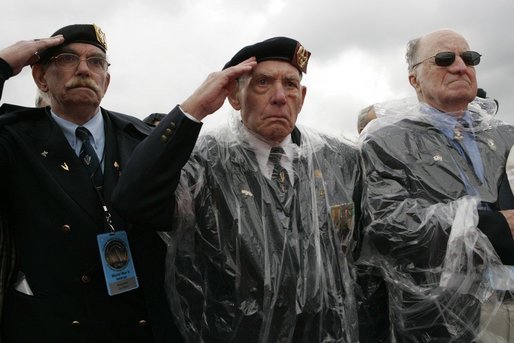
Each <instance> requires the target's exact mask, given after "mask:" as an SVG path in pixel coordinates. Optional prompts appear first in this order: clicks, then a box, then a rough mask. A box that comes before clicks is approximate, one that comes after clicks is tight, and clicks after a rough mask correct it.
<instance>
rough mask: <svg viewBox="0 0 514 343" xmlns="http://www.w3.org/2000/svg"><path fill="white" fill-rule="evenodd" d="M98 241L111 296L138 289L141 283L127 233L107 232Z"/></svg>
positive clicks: (99, 236) (100, 235) (98, 237)
mask: <svg viewBox="0 0 514 343" xmlns="http://www.w3.org/2000/svg"><path fill="white" fill-rule="evenodd" d="M97 240H98V249H99V250H100V259H101V261H102V267H103V271H104V276H105V283H106V285H107V291H108V292H109V295H111V296H112V295H116V294H120V293H124V292H128V291H131V290H133V289H136V288H138V287H139V283H138V281H137V275H136V270H135V268H134V263H133V260H132V254H131V253H130V246H129V244H128V238H127V233H126V232H125V231H114V232H106V233H102V234H99V235H98V236H97Z"/></svg>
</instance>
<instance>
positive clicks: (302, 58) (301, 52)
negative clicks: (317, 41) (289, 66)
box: [295, 43, 311, 73]
mask: <svg viewBox="0 0 514 343" xmlns="http://www.w3.org/2000/svg"><path fill="white" fill-rule="evenodd" d="M295 55H296V64H297V65H298V68H300V70H302V71H303V72H304V73H305V72H307V62H308V61H309V57H310V56H311V53H310V52H309V51H307V49H305V48H304V47H303V46H302V45H301V44H300V43H298V46H297V47H296V53H295Z"/></svg>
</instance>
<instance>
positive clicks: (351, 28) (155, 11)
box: [0, 0, 514, 138]
mask: <svg viewBox="0 0 514 343" xmlns="http://www.w3.org/2000/svg"><path fill="white" fill-rule="evenodd" d="M0 13H2V21H1V22H0V26H1V27H2V29H1V32H2V34H1V35H0V46H1V47H5V46H8V45H11V44H12V43H14V42H16V41H18V40H24V39H33V38H41V37H46V36H50V35H51V34H52V33H53V32H55V31H56V30H57V29H58V28H61V27H63V26H65V25H69V24H76V23H96V24H98V25H99V26H100V27H101V28H102V30H103V31H104V32H105V34H106V38H107V44H108V52H107V53H108V57H109V60H110V62H111V64H112V65H111V67H110V73H111V84H110V86H109V90H108V91H107V94H106V96H105V98H104V100H103V102H102V106H103V107H105V108H107V109H111V110H114V111H118V112H123V113H127V114H131V115H134V116H136V117H139V118H144V117H145V116H146V115H148V114H150V113H152V112H166V113H167V112H169V110H171V109H172V108H173V107H174V105H175V104H177V103H180V102H181V101H183V100H184V99H185V98H186V97H187V96H188V95H189V94H190V93H191V92H193V91H194V90H195V89H196V87H197V86H198V85H200V83H201V82H202V81H203V80H204V79H205V78H206V77H207V75H208V74H209V73H210V72H212V71H216V70H219V69H221V67H222V66H223V65H224V64H225V62H226V61H228V60H229V59H230V58H231V57H232V55H234V54H235V53H236V52H237V51H238V50H239V49H240V48H242V47H243V46H245V45H248V44H252V43H255V42H257V41H261V40H264V39H267V38H270V37H274V36H289V37H292V38H295V39H297V40H299V41H300V42H301V43H302V44H303V45H304V46H305V47H306V48H307V49H308V50H309V51H311V52H312V56H311V60H310V62H309V67H308V73H307V75H306V76H305V77H304V84H305V85H306V86H307V97H306V101H305V105H304V107H303V110H302V113H301V114H300V117H299V123H301V124H304V125H308V126H313V127H317V128H318V129H319V130H321V131H325V132H330V133H332V134H335V135H345V136H347V137H350V138H353V137H355V135H356V116H357V113H358V111H359V110H360V109H361V108H363V107H365V106H367V105H369V104H372V103H376V102H382V101H387V100H392V99H398V98H402V97H408V96H414V95H415V94H414V91H413V89H412V88H411V87H410V85H409V84H408V81H407V68H406V63H405V59H404V54H405V45H406V42H407V41H408V40H410V39H412V38H415V37H418V36H420V35H422V34H425V33H428V32H431V31H434V30H436V29H440V28H452V29H454V30H456V31H458V32H460V33H461V34H463V35H464V36H465V37H466V38H467V40H468V42H469V44H470V47H471V49H472V50H476V51H478V52H480V53H481V54H482V55H483V57H482V62H481V63H480V65H479V66H477V68H476V69H477V78H478V84H479V87H482V88H484V89H485V90H486V91H487V95H488V96H489V97H492V98H495V99H497V100H498V101H499V103H500V110H499V113H498V115H497V116H498V117H499V118H501V119H503V120H505V121H507V122H509V123H512V124H514V82H513V77H514V24H513V21H512V16H513V14H514V1H512V0H489V1H477V0H452V1H447V0H431V1H416V0H388V1H383V0H359V1H346V0H333V1H326V0H316V1H313V0H261V1H256V0H251V1H247V0H145V1H143V0H101V1H97V0H89V1H82V0H50V1H40V0H24V1H21V0H18V1H13V0H11V1H7V0H4V1H2V4H1V5H0ZM34 97H35V85H34V83H33V81H32V76H31V74H30V69H28V68H26V69H25V70H24V71H22V73H21V74H20V75H18V76H17V77H15V78H12V79H10V80H9V81H8V82H7V83H6V85H5V88H4V94H3V97H2V102H9V103H16V104H20V105H27V106H29V105H30V106H31V105H33V102H34ZM229 111H230V109H229V105H228V103H226V104H225V106H224V107H223V108H222V109H221V110H220V111H219V112H218V113H216V114H214V115H212V116H211V117H209V118H208V119H207V122H206V125H207V126H208V127H212V126H215V125H217V124H219V123H224V122H225V121H226V120H227V119H226V117H227V113H229Z"/></svg>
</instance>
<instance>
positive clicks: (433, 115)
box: [420, 103, 471, 138]
mask: <svg viewBox="0 0 514 343" xmlns="http://www.w3.org/2000/svg"><path fill="white" fill-rule="evenodd" d="M420 110H421V112H422V113H424V114H427V116H426V117H427V118H428V121H429V122H430V124H432V125H433V126H434V127H435V128H436V129H438V130H439V131H441V132H443V133H444V134H445V136H447V137H449V138H452V137H453V134H454V131H453V130H454V128H455V124H457V120H459V119H460V118H456V117H454V116H452V115H450V114H448V113H445V112H441V111H439V110H438V109H436V108H433V107H431V106H429V105H427V104H425V103H420ZM461 118H462V120H464V121H465V122H466V123H468V125H469V127H471V115H470V113H469V111H465V112H464V115H463V116H462V117H461Z"/></svg>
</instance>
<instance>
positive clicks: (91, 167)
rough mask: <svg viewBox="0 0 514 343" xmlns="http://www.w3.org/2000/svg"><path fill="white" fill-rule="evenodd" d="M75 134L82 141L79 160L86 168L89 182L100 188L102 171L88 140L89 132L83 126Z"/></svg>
mask: <svg viewBox="0 0 514 343" xmlns="http://www.w3.org/2000/svg"><path fill="white" fill-rule="evenodd" d="M75 134H76V135H77V137H78V138H79V139H80V140H81V141H82V146H81V147H80V154H79V159H80V160H81V161H82V164H84V166H85V167H86V169H87V172H88V174H89V177H90V179H91V181H93V183H94V185H95V186H97V187H99V186H102V184H103V175H102V169H101V168H100V162H99V161H98V156H97V155H96V152H95V149H93V146H92V145H91V142H90V140H89V135H90V132H89V130H88V129H86V128H85V127H83V126H79V127H77V129H76V130H75Z"/></svg>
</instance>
